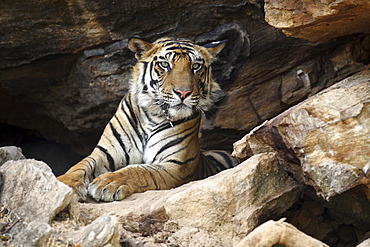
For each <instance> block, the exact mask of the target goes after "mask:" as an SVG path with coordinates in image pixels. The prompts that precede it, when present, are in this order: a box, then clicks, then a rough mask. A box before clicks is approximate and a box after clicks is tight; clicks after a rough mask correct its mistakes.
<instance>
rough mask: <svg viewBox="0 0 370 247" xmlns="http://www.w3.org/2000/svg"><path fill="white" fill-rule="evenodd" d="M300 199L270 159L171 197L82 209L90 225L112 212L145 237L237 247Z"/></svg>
mask: <svg viewBox="0 0 370 247" xmlns="http://www.w3.org/2000/svg"><path fill="white" fill-rule="evenodd" d="M299 195H300V188H299V186H298V184H297V183H296V182H295V181H294V180H293V179H292V178H291V177H289V176H288V174H287V173H286V172H285V171H284V169H283V167H282V166H281V165H280V164H279V161H278V160H277V159H276V157H275V155H274V154H272V153H265V154H259V155H256V156H253V157H251V158H250V159H248V160H246V161H245V162H244V163H242V164H240V165H239V166H238V167H235V168H233V169H229V170H227V171H224V172H221V173H219V174H217V175H215V176H213V177H210V178H207V179H205V180H202V181H195V182H192V183H189V184H186V185H184V186H181V187H178V188H175V189H172V190H169V191H148V192H145V193H140V194H134V195H132V196H130V197H128V198H127V199H125V200H123V201H120V202H113V203H106V204H86V203H83V204H82V203H79V204H78V207H79V210H80V212H81V217H82V218H84V217H85V216H89V218H90V219H91V218H93V216H95V217H98V216H100V215H102V214H104V213H108V212H112V211H113V212H114V213H115V214H116V215H117V216H118V217H119V219H120V222H122V226H123V228H124V229H126V230H128V231H130V232H134V233H138V234H139V235H140V236H141V237H142V236H149V237H152V238H156V239H157V241H165V239H167V238H168V239H170V240H171V241H172V242H171V243H174V242H176V241H180V243H181V244H183V245H184V246H192V244H191V243H193V241H195V240H194V239H193V238H192V237H194V236H199V239H200V236H203V237H201V238H202V239H203V240H202V241H205V242H204V243H207V241H210V242H212V243H214V244H216V243H221V245H223V246H232V245H234V244H236V243H237V242H239V241H240V240H241V238H243V237H244V236H246V235H247V234H248V233H249V232H250V231H252V230H253V229H254V228H255V227H256V226H258V225H259V224H260V223H261V222H264V221H266V220H267V219H269V218H270V217H279V216H280V215H281V214H282V213H283V212H284V211H286V210H287V209H288V208H289V207H290V206H291V205H292V204H293V203H294V202H295V201H296V200H297V199H298V197H299ZM159 233H160V234H161V236H159V235H158V234H159ZM191 236H192V237H191ZM219 236H222V238H219ZM159 239H162V240H159ZM196 239H198V238H196ZM207 239H208V240H207ZM199 241H201V240H199ZM202 241H201V242H202ZM201 242H200V243H201ZM202 243H203V242H202ZM177 244H179V242H177ZM211 245H212V244H211ZM216 246H220V245H219V244H217V245H216Z"/></svg>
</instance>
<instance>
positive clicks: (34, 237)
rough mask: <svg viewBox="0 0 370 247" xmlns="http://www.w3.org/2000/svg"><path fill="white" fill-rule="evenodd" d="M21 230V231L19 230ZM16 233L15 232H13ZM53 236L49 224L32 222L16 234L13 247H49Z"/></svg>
mask: <svg viewBox="0 0 370 247" xmlns="http://www.w3.org/2000/svg"><path fill="white" fill-rule="evenodd" d="M18 230H19V229H18ZM13 232H14V230H13ZM50 236H51V226H50V225H49V224H47V223H40V222H36V221H32V222H30V223H29V224H27V225H25V226H24V228H23V229H22V230H21V231H19V232H18V233H16V234H15V236H14V239H13V240H12V242H11V244H12V245H13V246H22V247H23V246H24V247H28V246H48V244H47V243H48V240H49V238H50Z"/></svg>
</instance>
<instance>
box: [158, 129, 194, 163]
mask: <svg viewBox="0 0 370 247" xmlns="http://www.w3.org/2000/svg"><path fill="white" fill-rule="evenodd" d="M194 132H195V130H194V131H191V132H190V133H188V134H186V135H184V136H183V137H181V138H177V139H175V140H172V141H170V142H168V143H167V144H166V145H164V146H162V147H161V149H159V151H158V152H157V154H156V155H155V156H154V159H153V160H155V159H156V157H157V156H158V155H159V154H160V153H162V152H163V151H165V150H166V149H168V148H170V147H173V146H176V145H178V144H180V143H181V142H183V141H184V140H185V139H186V138H187V137H189V136H191V135H192V134H194Z"/></svg>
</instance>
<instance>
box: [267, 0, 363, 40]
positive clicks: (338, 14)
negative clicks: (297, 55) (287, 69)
mask: <svg viewBox="0 0 370 247" xmlns="http://www.w3.org/2000/svg"><path fill="white" fill-rule="evenodd" d="M369 10H370V3H369V2H368V1H366V0H360V1H354V0H344V1H316V0H304V1H303V0H292V1H274V0H265V13H266V17H265V19H266V21H267V22H268V23H269V24H270V25H272V26H274V27H277V28H280V29H282V30H283V32H284V33H285V34H286V35H288V36H293V37H297V38H303V39H307V40H311V41H327V40H329V39H332V38H336V37H340V36H344V35H350V34H354V33H370V27H369V25H367V23H368V22H369V21H370V11H369Z"/></svg>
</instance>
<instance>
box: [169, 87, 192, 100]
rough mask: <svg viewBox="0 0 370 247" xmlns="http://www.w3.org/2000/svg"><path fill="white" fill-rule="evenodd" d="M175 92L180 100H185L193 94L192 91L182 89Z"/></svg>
mask: <svg viewBox="0 0 370 247" xmlns="http://www.w3.org/2000/svg"><path fill="white" fill-rule="evenodd" d="M173 91H174V92H175V94H177V95H178V96H179V97H180V99H185V98H186V97H187V96H188V95H190V94H191V92H192V91H191V90H181V89H174V90H173Z"/></svg>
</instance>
